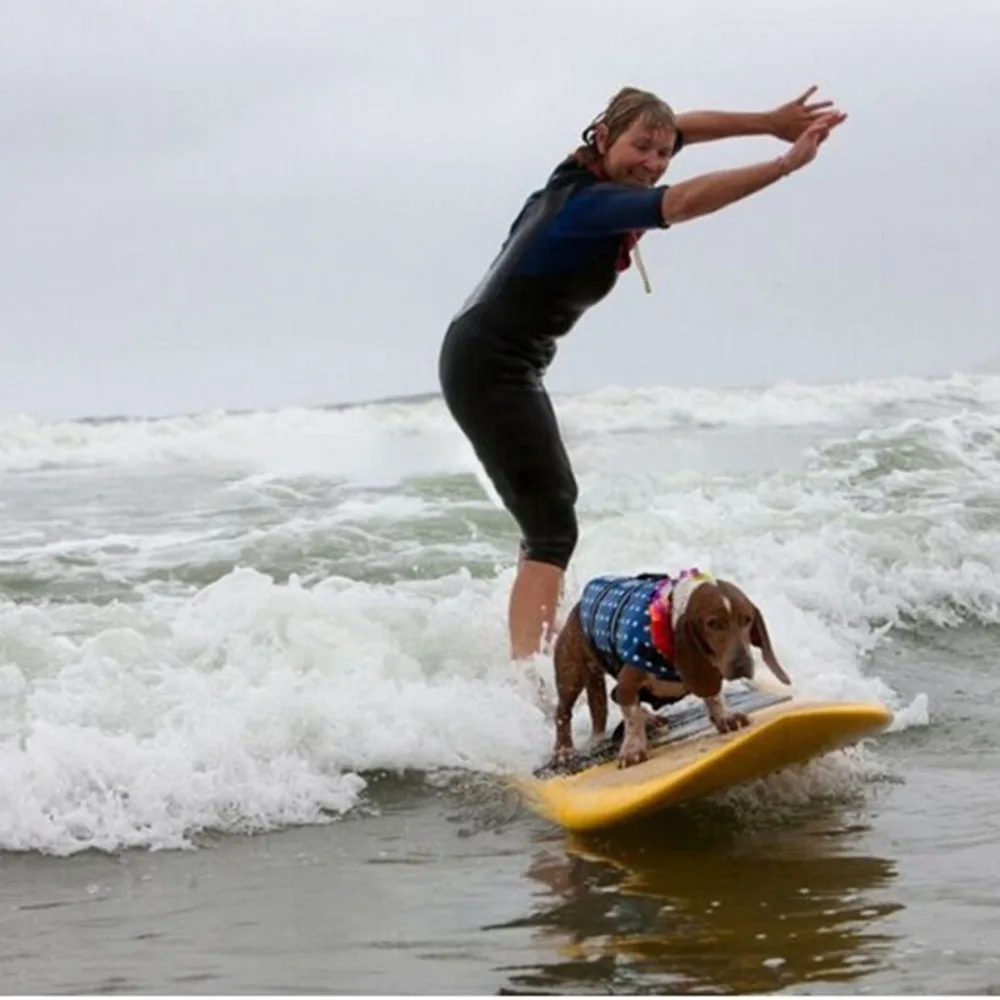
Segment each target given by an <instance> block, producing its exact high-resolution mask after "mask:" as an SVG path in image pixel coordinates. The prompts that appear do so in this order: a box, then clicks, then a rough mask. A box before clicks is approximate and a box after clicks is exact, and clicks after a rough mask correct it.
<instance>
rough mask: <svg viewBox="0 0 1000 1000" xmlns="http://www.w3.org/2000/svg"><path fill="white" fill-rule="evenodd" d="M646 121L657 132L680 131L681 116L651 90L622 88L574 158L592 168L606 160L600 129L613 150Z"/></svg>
mask: <svg viewBox="0 0 1000 1000" xmlns="http://www.w3.org/2000/svg"><path fill="white" fill-rule="evenodd" d="M640 119H641V120H643V121H644V122H646V123H647V124H649V125H650V126H651V127H653V128H667V129H671V130H672V131H674V132H676V131H677V116H676V115H675V114H674V110H673V108H671V107H670V105H669V104H667V102H666V101H664V100H661V99H660V98H659V97H657V96H656V94H653V93H650V92H649V91H648V90H639V89H638V87H622V89H621V90H619V91H618V93H617V94H615V96H614V97H612V98H611V100H610V101H608V106H607V107H606V108H605V109H604V110H603V111H602V112H601V113H600V114H599V115H598V116H597V117H596V118H595V119H594V120H593V121H592V122H591V123H590V124H589V125H588V126H587V127H586V128H585V129H584V130H583V132H582V133H581V135H580V138H581V139H582V140H583V145H582V146H578V147H577V148H576V150H575V151H574V152H573V154H572V155H573V158H574V159H575V160H576V161H577V162H578V163H580V164H582V165H583V166H586V167H589V166H592V165H593V164H595V163H599V162H600V161H601V159H602V156H601V154H600V153H599V152H598V149H597V127H598V125H604V126H606V127H607V130H608V145H609V146H610V145H611V143H613V142H614V141H615V140H616V139H617V138H618V137H619V136H620V135H622V133H624V132H626V131H628V129H629V128H630V127H631V126H632V125H633V124H634V123H635V122H637V121H639V120H640Z"/></svg>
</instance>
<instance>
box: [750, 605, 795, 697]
mask: <svg viewBox="0 0 1000 1000" xmlns="http://www.w3.org/2000/svg"><path fill="white" fill-rule="evenodd" d="M750 642H751V643H753V645H755V646H756V647H757V648H758V649H759V650H760V652H761V655H762V656H763V657H764V662H765V663H766V664H767V665H768V667H769V668H770V670H771V673H772V674H774V676H775V677H777V678H778V680H779V681H781V683H782V684H791V683H792V679H791V678H790V677H789V676H788V674H786V673H785V671H784V670H783V669H782V667H781V664H780V663H778V658H777V657H776V656H775V655H774V650H773V649H772V648H771V637H770V636H769V635H768V634H767V625H766V624H765V622H764V616H763V615H762V614H761V613H760V608H758V607H757V605H756V604H754V605H753V624H752V625H751V626H750Z"/></svg>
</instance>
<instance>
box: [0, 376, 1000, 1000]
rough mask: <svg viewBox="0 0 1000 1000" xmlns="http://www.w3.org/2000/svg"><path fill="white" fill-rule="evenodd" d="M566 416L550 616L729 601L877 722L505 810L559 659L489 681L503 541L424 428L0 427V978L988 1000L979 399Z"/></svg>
mask: <svg viewBox="0 0 1000 1000" xmlns="http://www.w3.org/2000/svg"><path fill="white" fill-rule="evenodd" d="M556 402H557V409H558V412H559V415H560V420H561V422H562V425H563V429H564V433H565V437H566V440H567V444H568V447H569V449H570V452H571V454H572V457H573V460H574V463H575V466H576V470H577V475H578V479H579V481H580V489H581V502H580V508H579V513H580V519H581V541H580V545H579V549H578V552H577V555H576V558H575V560H574V564H573V566H572V569H571V572H570V574H569V577H568V580H567V602H569V601H572V600H573V599H574V598H575V596H576V595H577V594H578V593H579V590H580V589H581V588H582V586H583V584H584V583H585V581H586V580H587V579H588V578H589V577H590V576H591V575H595V574H597V573H604V572H614V571H622V572H634V571H639V570H649V569H665V570H668V571H671V570H677V569H680V568H682V567H685V566H692V565H697V566H699V567H701V568H703V569H709V570H711V571H713V572H715V573H717V574H718V575H722V576H726V577H729V578H732V579H734V580H736V581H738V582H739V583H740V584H741V585H742V586H743V587H744V589H745V590H746V591H747V592H748V593H749V594H750V595H751V596H752V597H753V599H754V600H755V601H756V602H757V603H758V605H759V606H760V607H761V609H762V611H763V612H764V614H765V617H766V619H767V622H768V626H769V630H770V633H771V637H772V639H773V641H774V645H775V648H776V651H777V653H778V656H779V658H780V659H781V660H782V662H783V663H784V665H785V667H786V669H787V670H788V671H789V673H791V674H792V676H793V678H794V679H795V682H796V685H797V686H798V687H799V689H800V690H802V691H803V692H804V693H806V694H808V695H815V696H818V697H823V698H831V699H844V700H866V701H879V702H882V703H884V704H886V705H888V706H889V707H890V708H891V709H892V710H893V712H894V717H895V721H894V723H893V726H892V729H891V731H890V732H889V733H887V734H885V735H884V736H883V737H881V738H880V739H879V740H876V741H873V742H871V743H868V744H866V745H864V746H862V747H859V748H856V749H852V750H850V751H845V752H842V753H838V754H834V755H831V756H829V757H827V758H824V759H822V760H820V761H817V762H814V763H813V764H810V765H808V766H806V767H803V768H799V769H796V770H794V771H792V772H788V773H786V774H782V775H778V776H775V777H773V778H771V779H768V780H767V781H763V782H759V783H757V784H755V785H753V786H750V787H747V788H744V789H740V790H737V791H734V792H731V793H729V794H727V795H722V796H719V797H717V798H716V799H713V800H711V801H709V802H705V803H699V804H694V805H692V806H688V807H684V808H683V809H680V810H677V811H676V812H675V813H673V814H670V815H667V816H665V817H660V818H659V819H658V820H657V821H656V823H655V824H653V826H651V827H648V828H640V829H638V830H632V831H627V832H624V833H621V834H618V835H615V836H607V837H603V838H596V839H595V838H591V839H589V840H587V841H585V842H584V841H580V840H578V839H576V838H569V837H566V836H565V835H564V834H562V833H560V832H559V831H557V830H554V829H553V828H552V827H550V826H549V825H548V824H546V823H545V822H544V821H543V820H541V819H540V818H538V817H536V816H534V815H532V814H530V813H529V812H527V811H526V810H525V809H524V808H523V806H521V804H520V803H518V802H517V800H516V798H513V797H512V795H511V793H510V792H509V789H508V786H507V785H506V783H505V780H504V778H505V776H506V775H508V774H510V773H511V772H518V771H524V770H527V769H530V768H532V767H534V766H536V765H538V764H539V763H541V762H542V761H543V760H544V759H545V756H546V754H547V753H548V751H549V749H550V747H551V743H552V731H551V725H550V723H549V721H548V720H547V718H546V716H545V714H544V712H543V711H542V710H541V709H540V708H539V706H538V704H537V702H536V698H535V687H534V681H533V675H537V676H539V677H541V679H542V682H543V683H544V684H547V685H548V687H549V688H550V689H551V676H550V664H549V663H548V661H547V660H546V659H545V658H544V657H540V658H539V661H538V662H537V663H536V664H535V665H534V671H523V670H522V671H515V670H513V668H512V667H511V665H510V664H509V662H508V661H507V658H506V631H505V611H506V601H507V595H508V590H509V587H510V583H511V579H512V574H513V558H514V555H515V551H516V543H517V535H516V532H515V530H514V527H513V524H512V523H511V521H510V520H509V518H508V517H507V515H506V514H505V513H504V512H503V511H502V510H501V509H499V507H498V506H497V504H496V503H495V502H494V500H493V499H492V497H491V492H490V490H489V487H488V484H486V483H485V482H484V480H483V477H482V475H481V474H480V473H479V471H478V469H477V466H476V463H475V461H474V458H473V456H472V454H471V451H470V450H469V448H468V446H467V445H466V444H465V442H464V440H463V439H462V438H461V436H460V435H459V433H458V432H457V430H456V428H455V427H454V426H453V424H452V423H451V421H450V419H449V417H448V415H447V413H446V411H445V409H444V406H443V404H442V402H441V401H440V400H439V399H438V398H436V397H429V398H421V399H410V400H390V401H386V402H379V403H372V404H368V405H362V406H350V407H340V408H327V409H288V410H282V411H277V412H252V413H223V412H217V413H202V414H195V415H190V416H182V417H176V418H169V419H157V420H135V419H121V420H93V421H77V422H66V423H41V422H37V421H34V420H31V419H28V418H25V417H6V418H0V885H2V889H0V892H2V894H3V895H2V897H0V899H3V900H4V902H5V903H6V906H0V931H2V936H3V940H4V941H5V945H4V946H3V949H2V951H3V952H4V953H5V954H0V965H2V966H3V969H4V973H3V977H4V982H5V985H6V987H9V988H12V989H15V990H18V991H26V992H33V991H40V990H47V991H56V992H59V991H90V990H97V989H100V990H103V991H110V992H114V991H119V990H120V991H148V992H162V991H172V992H176V991H178V990H180V991H182V992H199V991H206V992H245V991H256V992H269V991H274V990H279V991H280V990H292V991H324V992H325V991H333V992H407V993H422V992H447V993H452V992H497V991H504V992H555V993H560V992H609V991H616V992H617V991H626V992H664V991H666V992H745V991H747V990H751V991H759V990H763V991H767V992H771V991H787V992H830V991H844V990H847V991H850V992H859V991H861V992H864V991H876V992H926V991H930V992H954V991H955V990H959V991H962V990H971V991H973V992H982V991H986V990H989V989H992V988H995V987H1000V964H998V963H1000V950H998V949H997V948H996V947H995V945H992V944H990V941H991V940H992V932H991V931H990V929H989V925H990V921H991V919H992V917H991V914H992V913H993V912H995V910H994V907H995V906H996V905H997V903H1000V876H995V875H990V874H987V873H988V872H990V871H992V870H993V869H992V864H993V859H994V858H995V857H996V847H997V842H998V839H1000V829H998V828H1000V820H998V819H997V818H996V817H997V816H1000V808H998V807H1000V792H998V791H997V790H996V787H995V782H993V781H992V774H993V773H994V771H995V768H996V767H997V765H998V764H1000V738H998V735H997V733H998V723H1000V709H998V707H997V704H996V697H995V696H996V694H997V693H998V692H1000V669H998V662H997V661H998V654H997V640H998V638H1000V377H997V376H989V375H984V376H976V377H972V376H960V375H955V376H953V377H950V378H944V379H937V380H931V379H895V380H888V381H881V382H870V383H858V384H850V385H829V386H799V385H778V386H771V387H766V388H754V389H744V390H726V391H718V390H712V391H709V390H694V389H670V388H662V387H661V388H649V389H645V390H622V389H614V388H608V389H604V390H601V391H597V392H591V393H587V394H583V395H577V396H568V397H562V398H558V399H557V401H556ZM578 711H579V715H578V717H577V720H576V722H577V726H578V727H579V732H580V734H581V736H584V735H585V734H586V731H587V729H586V724H587V720H586V714H585V709H584V704H583V701H582V700H581V703H580V705H579V706H578Z"/></svg>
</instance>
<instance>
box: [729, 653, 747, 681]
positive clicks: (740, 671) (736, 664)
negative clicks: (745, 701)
mask: <svg viewBox="0 0 1000 1000" xmlns="http://www.w3.org/2000/svg"><path fill="white" fill-rule="evenodd" d="M730 666H731V667H732V671H733V677H734V678H736V677H745V678H746V679H747V680H752V679H753V657H752V656H751V655H750V650H748V649H747V648H746V646H739V647H738V648H737V650H736V652H735V653H733V658H732V660H731V661H730Z"/></svg>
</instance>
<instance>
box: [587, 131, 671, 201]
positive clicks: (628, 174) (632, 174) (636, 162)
mask: <svg viewBox="0 0 1000 1000" xmlns="http://www.w3.org/2000/svg"><path fill="white" fill-rule="evenodd" d="M594 138H595V144H596V146H597V151H598V152H599V153H600V154H601V157H602V163H603V165H604V172H605V173H606V174H607V175H608V179H609V180H612V181H615V182H617V183H618V184H628V185H630V186H631V187H643V188H648V187H652V186H653V185H654V184H656V182H657V181H658V180H659V179H660V178H661V177H662V176H663V174H664V173H665V172H666V169H667V167H668V166H669V164H670V157H671V154H672V153H673V150H674V143H675V142H676V141H677V132H676V131H675V130H674V129H672V128H670V127H668V126H664V125H661V124H659V123H657V122H655V121H651V120H650V118H649V117H648V116H642V117H639V118H637V119H636V120H635V121H633V122H632V124H631V125H629V126H628V128H626V129H625V130H624V131H623V132H622V133H621V134H620V135H618V136H617V137H616V138H614V139H611V138H610V134H609V131H608V128H607V126H605V125H599V126H598V127H597V129H596V131H595V136H594Z"/></svg>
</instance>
